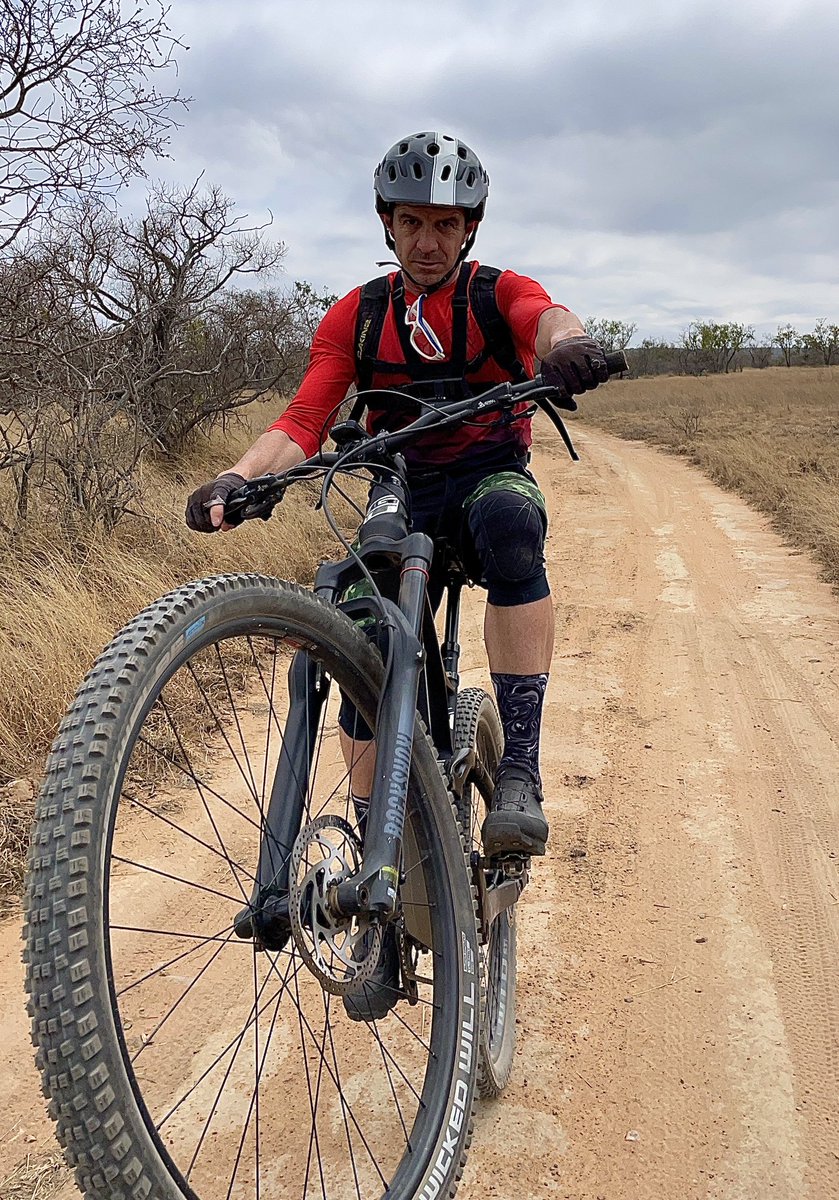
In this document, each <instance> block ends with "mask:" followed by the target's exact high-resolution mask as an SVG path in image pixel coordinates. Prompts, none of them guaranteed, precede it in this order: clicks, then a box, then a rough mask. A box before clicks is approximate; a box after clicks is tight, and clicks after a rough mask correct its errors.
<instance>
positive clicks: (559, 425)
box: [535, 388, 580, 462]
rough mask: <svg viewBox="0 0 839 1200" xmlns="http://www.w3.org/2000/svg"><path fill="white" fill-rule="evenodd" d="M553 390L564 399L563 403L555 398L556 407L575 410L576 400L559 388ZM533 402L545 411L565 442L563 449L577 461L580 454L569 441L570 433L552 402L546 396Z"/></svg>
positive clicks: (570, 410)
mask: <svg viewBox="0 0 839 1200" xmlns="http://www.w3.org/2000/svg"><path fill="white" fill-rule="evenodd" d="M554 390H555V391H556V394H557V397H558V398H561V399H562V400H563V401H565V403H562V404H560V403H559V402H558V400H557V402H556V403H557V407H558V408H567V409H568V411H569V412H576V411H577V402H576V400H574V399H573V397H571V396H568V395H566V393H565V392H562V391H560V389H559V388H555V389H554ZM535 403H536V404H537V405H538V407H539V408H541V410H542V412H543V413H545V415H546V416H547V418H548V420H549V421H550V423H551V424H552V425H553V427H554V429H556V431H557V433H558V434H559V436H560V437H561V438H562V440H563V442H564V443H565V449H566V450H567V451H568V453H569V455H570V456H571V459H572V461H573V462H579V461H580V456H579V454H578V453H577V451H576V450H575V449H574V443H573V442H572V441H571V435H570V433H569V432H568V429H567V426H566V424H565V422H564V421H563V419H562V417H561V416H560V415H559V413H558V412H557V409H556V408H555V407H554V404H553V403H552V402H551V401H550V400H549V399H548V397H547V396H542V397H541V398H540V399H539V400H537V401H535ZM571 405H573V408H572V407H570V406H571Z"/></svg>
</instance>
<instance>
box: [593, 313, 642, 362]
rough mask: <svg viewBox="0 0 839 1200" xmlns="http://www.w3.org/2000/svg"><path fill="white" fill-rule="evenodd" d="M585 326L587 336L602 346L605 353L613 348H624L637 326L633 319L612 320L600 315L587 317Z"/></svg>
mask: <svg viewBox="0 0 839 1200" xmlns="http://www.w3.org/2000/svg"><path fill="white" fill-rule="evenodd" d="M585 327H586V333H587V334H588V335H589V337H590V338H592V339H593V340H594V341H595V342H597V343H598V345H600V346H602V347H603V349H604V350H605V351H606V353H607V354H609V353H610V352H611V351H613V350H625V349H626V347H627V346H628V345H629V343H630V342H631V341H632V337H633V334H634V333H635V330H636V329H637V328H638V326H637V325H636V324H635V323H634V321H633V322H628V321H612V320H608V319H603V318H600V317H589V318H588V320H587V321H586V323H585Z"/></svg>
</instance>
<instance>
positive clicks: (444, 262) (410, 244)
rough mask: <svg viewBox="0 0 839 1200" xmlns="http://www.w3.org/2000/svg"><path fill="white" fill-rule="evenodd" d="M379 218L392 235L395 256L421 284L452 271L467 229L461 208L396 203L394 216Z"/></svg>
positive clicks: (433, 282) (433, 280) (430, 282)
mask: <svg viewBox="0 0 839 1200" xmlns="http://www.w3.org/2000/svg"><path fill="white" fill-rule="evenodd" d="M382 220H383V221H384V222H385V224H386V225H387V227H388V229H389V230H390V232H391V234H392V235H393V240H394V242H395V244H396V257H397V258H398V259H399V261H400V263H401V264H402V266H403V267H404V268H405V270H406V271H408V272H409V274H411V275H412V276H413V277H414V279H415V280H416V281H417V283H419V284H421V285H422V286H423V287H431V286H432V285H433V284H435V283H438V282H439V281H440V280H441V279H442V278H443V276H444V275H447V274H448V273H449V271H451V269H452V267H453V266H454V265H455V263H456V262H457V257H458V255H459V254H460V251H461V248H462V246H463V243H464V241H465V240H466V234H467V232H468V231H467V227H466V217H465V216H464V213H463V209H461V208H448V207H443V206H439V207H434V206H429V205H424V204H397V205H396V207H395V208H394V210H393V216H392V217H390V216H388V215H387V214H385V215H384V216H383V217H382ZM470 228H471V226H470Z"/></svg>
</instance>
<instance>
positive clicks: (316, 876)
mask: <svg viewBox="0 0 839 1200" xmlns="http://www.w3.org/2000/svg"><path fill="white" fill-rule="evenodd" d="M360 867H361V842H360V841H359V838H358V836H357V834H356V832H355V830H354V829H353V827H352V826H351V825H350V823H349V821H345V820H344V818H343V817H339V816H333V815H332V814H326V815H324V816H321V817H317V818H316V819H315V820H314V821H312V822H310V824H308V825H305V826H304V827H303V829H301V831H300V833H299V834H298V836H297V840H296V841H295V843H294V849H293V850H292V852H291V869H290V872H289V888H288V910H289V920H290V921H291V934H292V937H293V938H294V944H295V946H296V947H297V949H298V950H299V952H300V955H301V957H302V959H303V961H304V962H305V963H306V966H307V967H308V968H309V970H310V971H311V972H312V974H313V975H314V976H315V977H316V978H317V979H318V980H319V981H320V983H321V984H322V986H323V987H324V989H325V990H326V991H327V992H330V993H331V994H332V995H333V996H343V995H347V994H350V993H357V992H358V990H359V987H360V985H361V984H363V983H366V982H367V980H368V979H370V977H371V976H372V974H373V972H374V970H375V969H376V965H377V964H378V961H379V953H380V951H381V948H382V929H381V926H380V925H378V924H374V923H373V922H371V921H370V920H368V919H366V918H359V917H357V916H348V917H342V916H336V915H335V914H334V913H333V912H332V911H331V909H330V906H329V900H328V894H329V889H330V887H331V886H332V885H333V884H336V883H341V882H343V881H344V880H345V879H349V878H350V876H352V875H355V874H357V872H358V871H359V870H360Z"/></svg>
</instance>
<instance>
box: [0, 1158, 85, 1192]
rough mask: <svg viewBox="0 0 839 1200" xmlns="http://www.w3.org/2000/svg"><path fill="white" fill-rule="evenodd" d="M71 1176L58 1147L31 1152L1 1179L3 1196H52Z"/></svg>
mask: <svg viewBox="0 0 839 1200" xmlns="http://www.w3.org/2000/svg"><path fill="white" fill-rule="evenodd" d="M71 1176H72V1172H71V1170H70V1168H69V1167H68V1166H66V1164H65V1162H64V1159H63V1158H62V1156H61V1154H60V1153H58V1151H55V1152H54V1153H51V1154H29V1155H27V1156H26V1158H25V1159H24V1161H23V1162H22V1163H18V1165H17V1166H16V1167H15V1169H14V1170H13V1171H12V1173H11V1175H7V1176H6V1178H5V1179H1V1180H0V1200H49V1198H50V1197H51V1196H54V1195H55V1194H56V1192H57V1191H58V1190H59V1189H60V1188H62V1187H63V1186H64V1184H66V1183H67V1182H68V1181H69V1179H70V1178H71Z"/></svg>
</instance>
